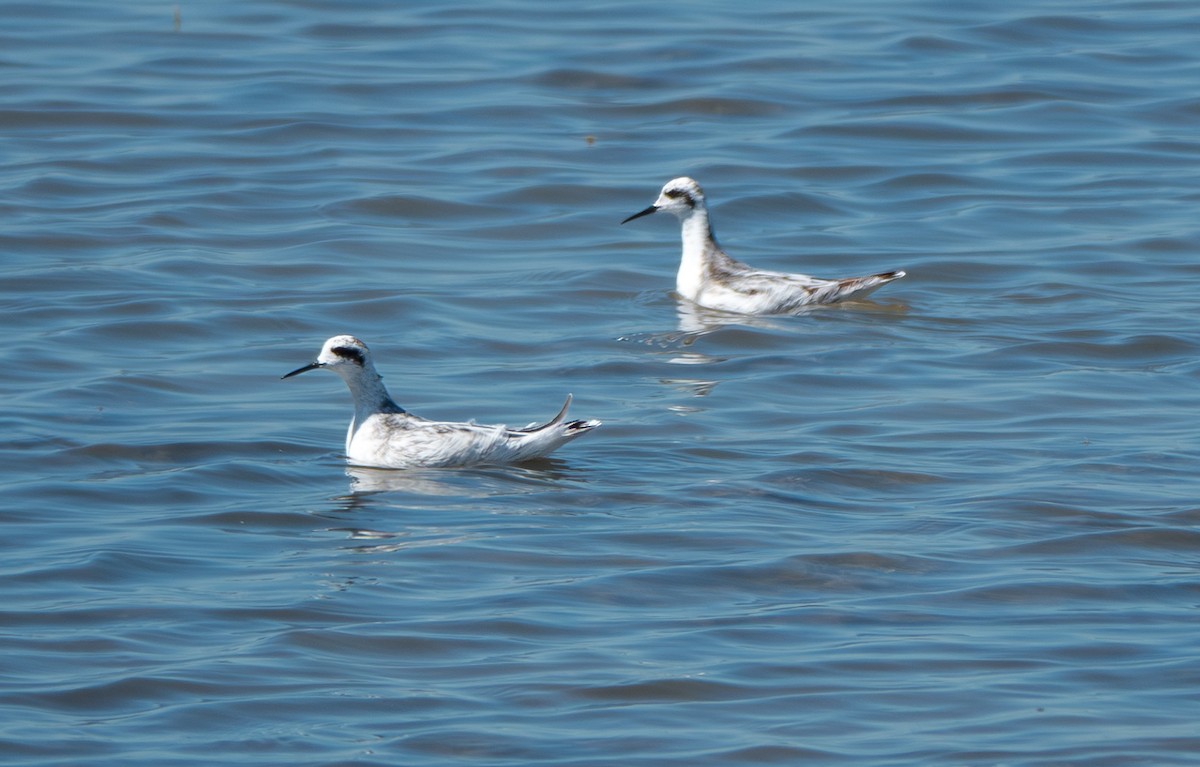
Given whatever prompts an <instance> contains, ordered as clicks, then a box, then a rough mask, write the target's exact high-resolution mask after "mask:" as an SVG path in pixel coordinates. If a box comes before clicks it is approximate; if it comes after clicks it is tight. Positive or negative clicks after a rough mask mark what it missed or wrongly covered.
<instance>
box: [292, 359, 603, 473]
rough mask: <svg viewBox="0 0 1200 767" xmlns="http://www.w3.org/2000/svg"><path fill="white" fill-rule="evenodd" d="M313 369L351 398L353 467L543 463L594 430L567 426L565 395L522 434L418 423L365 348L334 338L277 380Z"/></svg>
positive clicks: (585, 424) (583, 424)
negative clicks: (327, 373)
mask: <svg viewBox="0 0 1200 767" xmlns="http://www.w3.org/2000/svg"><path fill="white" fill-rule="evenodd" d="M319 368H323V369H325V370H331V371H333V372H334V373H337V374H338V375H339V376H341V378H342V380H343V381H345V382H346V386H348V387H349V389H350V395H351V396H352V397H353V398H354V418H353V419H351V421H350V428H349V429H347V431H346V458H347V459H348V461H349V462H350V463H351V464H353V465H356V466H365V467H372V468H384V469H405V468H451V467H467V466H484V465H497V464H511V463H520V462H522V461H528V460H531V459H535V458H541V457H543V456H545V455H548V454H550V453H551V452H553V451H554V450H555V449H557V448H559V447H561V446H562V445H564V444H566V443H567V442H570V441H571V440H573V439H575V438H576V437H579V436H581V435H583V434H586V433H587V432H589V431H591V430H592V429H594V428H596V427H597V426H599V425H600V421H595V420H591V421H568V420H566V416H567V408H568V407H569V406H570V404H571V395H569V394H568V395H567V401H566V403H564V404H563V406H562V409H561V410H559V411H558V415H556V416H554V418H552V419H550V420H549V421H548V422H546V423H544V424H540V425H539V424H530V425H529V426H526V427H524V428H520V429H513V428H509V427H507V426H484V425H481V424H477V423H475V422H474V421H469V422H466V423H455V422H450V421H431V420H428V419H425V418H421V417H420V416H416V415H413V414H412V413H409V412H408V411H406V410H405V409H404V408H402V407H400V406H399V405H397V404H396V402H395V401H394V400H393V399H392V397H391V395H389V394H388V391H387V388H386V387H385V386H384V385H383V378H382V376H380V375H379V373H378V372H376V370H375V363H374V362H373V361H372V358H371V352H370V350H369V349H368V348H367V345H366V344H365V343H363V342H362V341H360V340H358V339H357V338H355V337H354V336H351V335H337V336H333V337H332V338H330V339H329V340H327V341H326V342H325V344H324V345H323V346H322V347H321V353H320V354H319V355H317V358H316V360H314V361H313V362H310V363H309V364H307V365H305V366H304V367H301V368H297V369H296V370H293V371H292V372H290V373H288V374H287V375H285V376H283V378H291V377H292V376H295V375H299V374H301V373H305V372H307V371H309V370H317V369H319Z"/></svg>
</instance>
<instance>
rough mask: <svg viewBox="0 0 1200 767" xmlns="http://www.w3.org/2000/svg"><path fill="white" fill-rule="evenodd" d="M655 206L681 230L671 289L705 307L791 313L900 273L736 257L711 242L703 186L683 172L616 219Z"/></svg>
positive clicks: (859, 293) (862, 291)
mask: <svg viewBox="0 0 1200 767" xmlns="http://www.w3.org/2000/svg"><path fill="white" fill-rule="evenodd" d="M659 211H665V212H667V213H673V214H674V215H675V217H676V218H678V219H679V222H680V225H681V229H682V235H683V254H682V257H681V259H680V262H679V272H678V274H677V275H676V277H675V290H676V291H677V292H678V293H679V295H681V296H683V297H684V298H686V299H688V300H689V301H692V302H694V303H696V304H699V305H700V306H704V307H707V308H709V309H718V310H721V311H726V312H736V313H739V314H795V313H797V312H799V311H802V310H804V308H805V307H809V306H812V305H815V304H831V303H834V302H836V301H841V300H843V299H846V298H850V297H855V298H862V297H864V296H866V295H867V294H869V293H870V292H871V291H873V290H875V289H876V288H879V287H881V286H883V285H886V284H887V283H889V282H891V281H892V280H898V279H900V278H901V277H903V276H904V272H902V271H894V272H882V273H880V274H872V275H869V276H866V277H847V278H844V279H840V280H826V279H821V278H819V277H809V276H808V275H806V274H786V273H784V272H769V271H764V270H761V269H755V268H753V267H751V266H748V265H746V264H744V263H742V262H741V261H737V260H735V259H733V258H731V257H730V256H729V255H728V254H726V253H725V251H724V250H722V249H721V246H720V245H718V244H717V240H716V238H715V237H714V236H713V230H712V224H711V223H709V220H708V208H707V207H705V204H704V191H703V190H702V189H701V188H700V185H699V184H698V183H696V181H695V180H694V179H691V178H688V177H687V176H682V177H680V178H676V179H672V180H670V181H668V182H667V183H666V184H665V185H664V186H663V188H662V192H661V193H659V195H658V199H657V200H655V201H654V204H653V205H651V206H650V207H648V208H646V209H645V210H641V211H638V212H637V213H634V214H633V215H632V216H630V217H629V218H627V219H625V220H624V221H622V222H621V223H622V224H627V223H629V222H630V221H633V220H634V219H637V218H641V217H642V216H648V215H650V214H651V213H658V212H659Z"/></svg>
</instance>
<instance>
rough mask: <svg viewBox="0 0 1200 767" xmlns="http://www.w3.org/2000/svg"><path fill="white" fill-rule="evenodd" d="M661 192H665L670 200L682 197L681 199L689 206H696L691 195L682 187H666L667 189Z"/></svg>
mask: <svg viewBox="0 0 1200 767" xmlns="http://www.w3.org/2000/svg"><path fill="white" fill-rule="evenodd" d="M663 194H665V195H666V196H667V197H670V198H671V199H672V200H675V199H678V198H680V197H682V198H683V201H684V202H686V203H687V204H688V207H689V208H694V207H696V201H695V200H693V199H692V196H691V195H690V194H688V193H687V191H685V190H683V189H668V190H667V191H665V192H663Z"/></svg>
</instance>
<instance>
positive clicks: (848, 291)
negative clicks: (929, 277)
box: [837, 270, 904, 299]
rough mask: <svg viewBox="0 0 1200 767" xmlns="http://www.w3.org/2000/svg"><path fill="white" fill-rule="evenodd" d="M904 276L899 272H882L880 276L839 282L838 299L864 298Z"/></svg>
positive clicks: (874, 275)
mask: <svg viewBox="0 0 1200 767" xmlns="http://www.w3.org/2000/svg"><path fill="white" fill-rule="evenodd" d="M903 276H904V272H902V271H899V270H897V271H894V272H881V273H879V274H872V275H870V276H868V277H850V278H848V279H845V280H839V281H838V291H837V297H838V299H842V298H850V297H854V298H864V297H866V296H868V295H870V294H871V293H873V292H874V291H875V290H876V289H878V288H881V287H883V286H884V285H886V284H888V283H889V282H892V281H893V280H898V279H900V278H901V277H903Z"/></svg>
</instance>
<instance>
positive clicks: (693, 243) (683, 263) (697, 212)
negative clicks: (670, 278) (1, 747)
mask: <svg viewBox="0 0 1200 767" xmlns="http://www.w3.org/2000/svg"><path fill="white" fill-rule="evenodd" d="M680 225H681V226H680V233H681V236H682V238H683V254H682V256H681V257H680V259H679V273H678V274H677V275H676V278H675V289H676V290H677V291H679V293H680V294H681V295H683V296H684V297H685V298H689V299H692V300H695V298H696V296H697V295H699V293H700V289H701V287H702V286H703V282H704V275H705V273H706V271H707V267H708V261H709V259H710V258H711V257H712V254H713V252H714V251H715V250H718V247H717V241H716V238H715V237H713V232H712V226H711V225H710V224H709V222H708V211H706V210H704V209H703V208H696V209H694V210H692V212H691V213H690V214H688V215H687V216H686V217H685V218H683V219H682V220H681V221H680Z"/></svg>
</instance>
